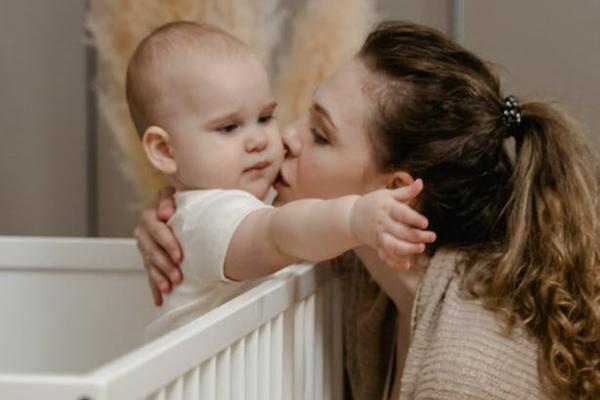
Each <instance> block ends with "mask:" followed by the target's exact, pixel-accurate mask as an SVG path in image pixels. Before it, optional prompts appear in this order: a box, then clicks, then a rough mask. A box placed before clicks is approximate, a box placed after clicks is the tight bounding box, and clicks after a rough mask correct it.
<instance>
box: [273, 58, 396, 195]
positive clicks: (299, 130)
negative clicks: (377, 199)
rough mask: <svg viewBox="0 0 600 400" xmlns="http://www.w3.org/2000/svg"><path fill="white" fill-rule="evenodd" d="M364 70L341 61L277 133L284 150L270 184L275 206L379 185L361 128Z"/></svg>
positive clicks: (366, 106) (365, 112) (366, 110)
mask: <svg viewBox="0 0 600 400" xmlns="http://www.w3.org/2000/svg"><path fill="white" fill-rule="evenodd" d="M368 74H369V72H368V71H367V69H366V68H365V66H364V65H363V64H362V62H361V61H360V60H359V59H353V60H352V61H350V62H348V63H347V64H345V65H344V66H343V67H342V68H340V69H339V70H338V71H337V72H336V73H334V74H333V75H332V76H331V77H329V78H328V79H327V80H325V81H324V82H323V83H322V84H321V85H320V86H319V88H318V89H317V91H316V92H315V94H314V96H313V99H312V104H311V107H310V109H309V111H308V113H307V114H306V115H304V116H303V117H301V118H300V119H298V120H297V121H295V122H294V123H292V124H291V125H290V126H288V127H287V128H286V129H285V130H284V131H283V132H282V135H283V141H284V143H285V145H286V147H287V149H288V154H287V156H286V159H285V160H284V161H283V165H282V167H281V177H280V179H278V180H277V181H276V183H275V189H276V190H277V193H278V195H277V197H276V199H275V201H274V204H275V205H281V204H284V203H287V202H288V201H291V200H296V199H301V198H308V197H317V198H332V197H339V196H343V195H347V194H363V193H367V192H369V191H372V190H374V189H376V188H378V187H383V186H385V179H384V176H383V174H381V173H379V172H378V170H377V168H376V163H375V158H374V155H373V146H372V144H371V141H370V139H369V134H368V130H367V122H368V120H369V119H368V116H369V114H370V110H371V103H370V102H371V100H370V99H369V96H366V95H365V93H364V89H363V87H364V82H365V78H367V77H368Z"/></svg>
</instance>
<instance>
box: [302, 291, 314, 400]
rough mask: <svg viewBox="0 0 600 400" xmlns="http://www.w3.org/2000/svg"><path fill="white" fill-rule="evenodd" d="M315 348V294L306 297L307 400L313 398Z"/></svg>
mask: <svg viewBox="0 0 600 400" xmlns="http://www.w3.org/2000/svg"><path fill="white" fill-rule="evenodd" d="M314 348H315V295H314V294H313V295H311V296H309V297H308V299H306V305H305V309H304V357H305V361H304V387H305V394H304V398H305V399H306V400H313V399H314V397H315V394H314V392H313V390H314V387H315V385H314V367H315V365H314V354H315V353H314Z"/></svg>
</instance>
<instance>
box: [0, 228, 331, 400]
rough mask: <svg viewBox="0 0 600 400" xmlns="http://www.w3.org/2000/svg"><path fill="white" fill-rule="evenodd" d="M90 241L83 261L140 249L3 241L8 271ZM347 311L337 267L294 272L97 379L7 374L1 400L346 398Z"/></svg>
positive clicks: (0, 378) (2, 259)
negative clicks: (344, 350) (344, 347)
mask: <svg viewBox="0 0 600 400" xmlns="http://www.w3.org/2000/svg"><path fill="white" fill-rule="evenodd" d="M111 243H113V244H118V245H111ZM82 245H83V246H87V248H86V250H87V251H83V252H81V251H78V253H84V254H86V255H87V257H85V260H83V259H82V260H79V261H80V262H81V263H90V262H92V263H94V262H96V263H97V262H98V261H97V260H96V261H93V257H94V256H97V257H99V256H100V255H101V254H103V255H104V256H103V259H104V262H117V261H116V260H118V259H120V260H121V261H122V260H123V259H128V260H130V261H129V262H131V260H132V254H134V253H135V244H134V242H133V241H132V240H129V239H123V240H120V241H114V240H113V241H107V240H106V239H81V238H79V239H52V238H22V239H21V238H0V267H3V266H12V267H14V266H15V265H16V264H17V267H18V266H25V267H26V266H28V265H29V266H33V265H39V264H40V263H48V262H50V264H52V263H54V264H56V265H64V264H65V262H67V263H68V262H73V261H72V260H71V261H67V260H65V254H68V253H69V249H70V248H72V247H73V246H82ZM111 246H112V247H111ZM111 248H112V249H113V251H107V250H109V249H111ZM135 257H137V256H135ZM90 258H91V259H92V261H90ZM15 260H17V261H18V262H17V263H16V264H15ZM136 260H137V261H136V264H137V265H132V266H131V268H135V269H137V270H140V269H141V268H142V267H141V263H140V261H139V259H138V258H136ZM341 307H342V304H341V296H340V287H339V279H338V278H337V277H336V275H335V273H334V272H332V270H331V269H330V268H327V267H325V266H315V265H312V264H300V265H295V266H291V267H288V268H287V269H286V270H284V271H282V272H280V273H279V274H278V275H277V276H276V277H274V278H273V279H269V280H266V281H264V282H262V283H260V284H259V285H258V286H256V287H254V288H252V289H250V290H249V291H247V292H245V293H243V294H242V295H240V296H238V297H236V298H235V299H233V300H231V301H229V302H227V303H225V304H223V305H222V306H220V307H218V308H217V309H215V310H212V311H210V312H208V313H207V314H205V315H204V316H202V317H200V318H198V319H197V320H195V321H193V322H191V323H190V324H188V325H186V326H183V327H181V328H179V329H177V330H175V331H173V332H170V333H169V334H167V335H165V336H163V337H161V338H158V339H157V340H155V341H153V342H151V343H148V344H146V345H144V346H142V347H139V348H137V349H135V350H133V351H130V352H129V353H126V354H124V355H122V356H121V357H119V358H117V359H115V360H113V361H111V362H109V363H107V364H105V365H103V366H101V367H99V368H97V369H96V370H94V371H91V372H89V373H86V374H80V375H65V374H62V375H50V374H48V375H45V374H10V373H9V374H6V373H4V374H0V399H3V400H5V399H6V400H13V399H28V400H29V399H65V400H67V399H68V400H132V399H144V398H150V399H156V400H160V399H165V400H191V399H207V400H209V399H219V400H228V399H235V400H238V399H240V400H243V399H248V400H251V399H260V400H269V399H306V400H313V399H315V400H318V399H341V398H342V396H343V393H342V390H343V387H342V386H343V382H342V381H343V378H342V364H341V363H342V348H341V346H342V338H341V337H342V333H341Z"/></svg>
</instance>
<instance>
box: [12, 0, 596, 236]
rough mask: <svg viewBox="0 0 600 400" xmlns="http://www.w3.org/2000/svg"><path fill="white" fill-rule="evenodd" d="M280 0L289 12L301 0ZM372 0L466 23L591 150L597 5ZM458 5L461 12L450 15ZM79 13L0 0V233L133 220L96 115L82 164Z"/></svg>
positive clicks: (79, 5) (32, 0)
mask: <svg viewBox="0 0 600 400" xmlns="http://www.w3.org/2000/svg"><path fill="white" fill-rule="evenodd" d="M198 1H201V0H198ZM282 3H283V4H285V5H286V6H288V7H289V8H290V10H292V12H293V11H294V10H296V9H298V8H299V6H300V5H301V3H300V2H299V1H298V0H282ZM378 4H379V9H380V13H381V15H382V18H384V19H408V20H412V21H415V22H419V23H424V24H428V25H432V26H435V27H437V28H438V29H441V30H442V31H445V32H447V33H451V32H453V29H452V28H453V24H452V21H461V22H464V24H462V23H461V24H460V26H458V28H459V31H461V30H462V31H463V32H464V39H463V43H464V44H465V45H466V46H467V47H468V48H470V49H472V50H474V51H475V52H477V53H478V54H480V55H481V56H483V57H484V58H485V59H488V60H490V61H493V62H495V63H496V64H499V65H500V66H502V67H503V69H501V72H502V77H503V80H504V81H505V83H506V91H507V92H514V93H515V94H516V95H518V96H521V97H523V98H540V97H541V98H544V99H549V100H555V101H558V102H560V103H563V104H565V105H566V107H567V108H568V109H569V110H570V111H571V112H572V113H573V114H574V115H575V116H576V117H577V118H579V119H580V120H582V121H583V122H584V123H585V124H586V125H588V126H589V127H590V130H591V131H592V133H593V135H594V140H595V143H596V146H597V147H598V148H600V130H599V129H598V127H599V126H600V115H599V114H600V113H597V112H596V109H597V108H598V107H597V105H598V101H599V99H600V79H599V78H600V76H599V74H600V73H599V72H598V71H600V28H598V23H597V21H599V20H600V3H599V2H594V1H587V2H565V1H563V0H530V1H526V2H523V1H517V0H505V1H503V2H491V1H486V2H483V1H476V0H463V1H460V0H455V1H452V0H443V1H440V0H409V1H408V0H404V1H399V0H379V3H378ZM456 4H463V5H464V9H463V10H464V12H463V13H462V14H459V15H458V16H459V18H458V19H453V10H455V8H453V7H454V6H455V5H456ZM84 12H85V2H82V1H71V2H58V3H55V2H46V1H42V0H29V1H19V0H5V1H3V2H2V5H1V6H0V52H1V55H0V86H1V90H0V135H1V137H2V146H0V182H1V183H2V184H3V191H2V196H1V198H0V234H28V235H33V234H35V235H85V234H86V232H87V231H89V230H90V229H91V228H92V227H93V226H91V225H94V224H93V223H91V224H90V221H91V222H93V218H89V217H88V216H89V214H95V215H94V216H95V218H96V220H97V232H98V233H99V235H100V236H131V231H132V229H133V227H134V225H135V223H136V221H137V216H138V210H137V209H136V208H135V204H136V202H137V198H136V195H135V193H134V190H133V185H131V184H130V183H129V182H128V180H127V179H125V177H124V176H123V174H122V173H121V171H120V170H119V165H120V164H121V161H120V160H121V155H120V154H119V152H118V150H117V148H116V146H115V144H114V141H113V138H112V135H111V133H110V131H109V130H108V129H107V127H106V126H105V124H103V123H102V121H99V122H98V125H97V128H96V131H97V132H95V134H96V135H97V137H96V138H95V139H94V143H93V144H94V146H96V156H97V163H96V167H95V168H96V173H95V174H94V173H93V172H94V171H93V170H92V171H89V170H88V160H87V147H86V146H87V144H88V135H89V134H90V132H86V120H87V118H88V114H87V110H86V102H87V97H86V96H87V93H86V88H87V87H88V86H86V85H88V83H86V64H85V57H86V50H85V47H84V45H83V38H84V29H83V16H84ZM460 17H462V18H460ZM31 27H35V29H31ZM89 117H90V118H91V117H93V115H92V114H90V115H89ZM91 133H94V132H91ZM90 173H91V174H90ZM88 175H90V176H92V179H91V180H89V179H88ZM90 188H91V189H93V192H94V191H95V193H96V196H95V198H94V199H93V201H89V199H87V195H88V192H89V189H90ZM93 192H92V193H93ZM94 203H95V204H94Z"/></svg>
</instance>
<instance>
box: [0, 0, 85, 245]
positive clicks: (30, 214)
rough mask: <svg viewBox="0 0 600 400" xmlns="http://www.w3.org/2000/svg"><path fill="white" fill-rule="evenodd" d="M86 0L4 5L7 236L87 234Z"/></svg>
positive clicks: (0, 223) (3, 227) (0, 221)
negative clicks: (84, 26)
mask: <svg viewBox="0 0 600 400" xmlns="http://www.w3.org/2000/svg"><path fill="white" fill-rule="evenodd" d="M84 11H85V3H84V2H82V1H70V2H66V1H62V2H53V1H45V0H27V1H20V0H2V4H1V5H0V138H1V142H0V182H1V184H2V195H1V196H0V234H1V235H71V236H83V235H85V234H86V232H87V212H88V206H87V201H86V200H87V199H86V196H87V186H86V179H87V177H86V174H87V153H86V145H87V132H86V85H85V79H86V76H85V75H86V69H85V61H86V50H85V46H84V45H83V39H84V30H83V26H82V21H83V16H84Z"/></svg>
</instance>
